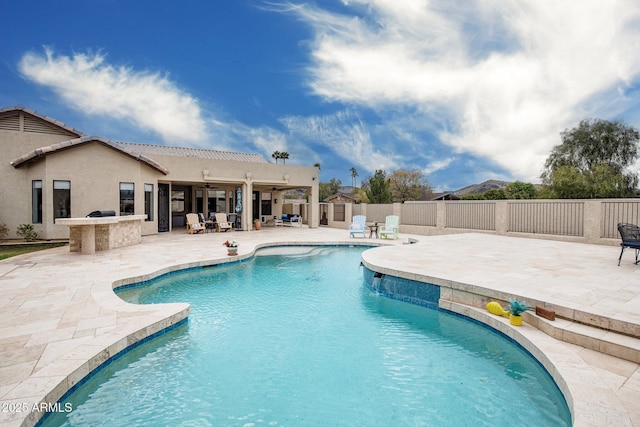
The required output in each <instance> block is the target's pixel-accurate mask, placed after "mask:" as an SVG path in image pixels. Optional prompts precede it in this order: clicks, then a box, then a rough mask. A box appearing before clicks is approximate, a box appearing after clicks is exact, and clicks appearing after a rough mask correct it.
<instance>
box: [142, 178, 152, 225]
mask: <svg viewBox="0 0 640 427" xmlns="http://www.w3.org/2000/svg"><path fill="white" fill-rule="evenodd" d="M144 213H145V214H146V215H147V219H145V221H153V184H145V185H144Z"/></svg>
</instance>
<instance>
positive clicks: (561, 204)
mask: <svg viewBox="0 0 640 427" xmlns="http://www.w3.org/2000/svg"><path fill="white" fill-rule="evenodd" d="M508 209H509V212H508V215H509V228H508V231H511V232H518V233H534V234H553V235H559V236H584V202H569V201H553V202H509V203H508Z"/></svg>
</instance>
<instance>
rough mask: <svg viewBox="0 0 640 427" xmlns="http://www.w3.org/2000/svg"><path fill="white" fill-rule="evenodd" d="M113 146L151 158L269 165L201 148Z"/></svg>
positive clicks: (241, 155)
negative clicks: (228, 161) (164, 157)
mask: <svg viewBox="0 0 640 427" xmlns="http://www.w3.org/2000/svg"><path fill="white" fill-rule="evenodd" d="M113 144H114V145H116V146H118V147H121V148H123V149H125V150H128V151H131V152H133V153H139V154H144V155H150V156H153V155H154V154H155V155H157V156H174V157H193V158H199V159H211V160H235V161H238V162H252V163H270V162H269V161H267V160H265V158H264V157H262V156H261V155H259V154H251V153H236V152H232V151H219V150H206V149H203V148H189V147H169V146H165V145H152V144H138V143H133V142H114V143H113Z"/></svg>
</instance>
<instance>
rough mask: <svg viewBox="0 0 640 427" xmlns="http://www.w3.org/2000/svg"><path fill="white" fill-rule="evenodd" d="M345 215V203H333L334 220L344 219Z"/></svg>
mask: <svg viewBox="0 0 640 427" xmlns="http://www.w3.org/2000/svg"><path fill="white" fill-rule="evenodd" d="M344 217H345V207H344V203H335V204H334V205H333V220H334V221H344V220H345V219H344Z"/></svg>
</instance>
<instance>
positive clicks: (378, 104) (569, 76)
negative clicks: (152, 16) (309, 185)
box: [292, 0, 640, 180]
mask: <svg viewBox="0 0 640 427" xmlns="http://www.w3.org/2000/svg"><path fill="white" fill-rule="evenodd" d="M344 5H345V7H344V11H343V13H342V14H337V13H330V12H328V11H325V10H321V9H318V8H316V7H314V6H297V7H296V8H294V9H292V10H294V11H295V13H296V14H297V15H298V16H299V17H300V19H302V20H304V21H305V22H307V23H308V24H309V25H310V26H312V27H313V28H314V30H315V38H314V40H313V41H312V43H310V46H311V58H312V61H313V62H312V65H311V67H310V70H309V71H310V75H311V80H310V82H309V86H310V87H311V89H312V91H313V92H314V93H315V94H317V95H320V96H322V97H324V98H325V99H327V100H331V101H341V102H347V103H356V104H360V105H365V106H369V107H372V108H374V109H377V110H379V109H382V108H384V107H385V106H389V105H411V106H414V107H416V110H418V111H424V112H425V114H424V116H423V117H424V120H429V119H430V112H432V111H434V110H437V111H440V112H445V113H446V114H447V115H448V119H447V120H448V121H450V122H453V123H454V126H453V127H452V128H449V129H448V130H446V131H442V132H441V133H440V135H439V137H440V140H441V141H442V142H444V143H446V144H448V145H450V146H452V147H454V149H456V150H457V151H463V152H468V153H472V154H474V155H479V156H483V157H488V158H490V159H492V160H494V161H496V162H497V163H498V164H500V165H501V166H503V167H505V168H506V169H508V170H510V171H511V172H512V173H513V174H514V176H515V177H517V178H519V179H526V180H535V179H536V178H537V176H538V175H539V173H540V169H541V167H542V165H543V163H544V160H545V159H546V157H547V156H548V154H549V152H550V150H551V148H552V147H553V146H554V145H556V144H558V143H559V142H560V140H559V132H560V131H562V130H563V129H565V128H568V127H573V126H575V125H577V123H578V122H579V121H580V120H581V119H583V118H585V117H601V118H611V117H614V116H616V115H619V114H620V113H622V112H623V111H624V110H623V108H624V106H623V104H628V101H627V100H625V99H624V94H620V93H619V87H623V88H624V87H626V86H628V85H630V84H631V83H632V82H633V81H634V80H635V81H636V82H637V79H638V76H640V56H638V55H634V54H632V52H635V51H636V50H638V48H640V3H638V2H637V1H635V0H611V1H607V2H603V1H601V0H582V1H581V2H579V4H576V3H575V2H558V1H556V0H506V1H505V0H500V1H498V0H476V1H465V2H458V1H450V0H435V1H427V0H422V1H421V0H351V1H346V0H345V1H344ZM636 96H637V95H636Z"/></svg>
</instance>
